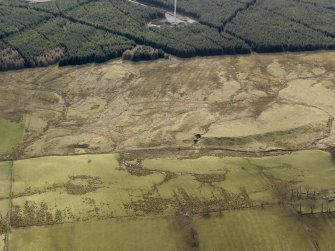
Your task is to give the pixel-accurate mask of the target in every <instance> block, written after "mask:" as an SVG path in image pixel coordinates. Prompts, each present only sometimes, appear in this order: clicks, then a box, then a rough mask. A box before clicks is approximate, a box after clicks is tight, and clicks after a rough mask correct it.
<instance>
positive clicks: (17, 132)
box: [0, 118, 24, 157]
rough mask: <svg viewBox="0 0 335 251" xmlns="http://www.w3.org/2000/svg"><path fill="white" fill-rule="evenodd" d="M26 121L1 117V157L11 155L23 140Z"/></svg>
mask: <svg viewBox="0 0 335 251" xmlns="http://www.w3.org/2000/svg"><path fill="white" fill-rule="evenodd" d="M23 131H24V123H22V122H11V121H9V120H6V119H3V118H0V157H1V156H8V155H10V154H11V153H12V152H13V151H15V149H16V148H17V147H18V146H19V144H20V142H21V141H22V137H23Z"/></svg>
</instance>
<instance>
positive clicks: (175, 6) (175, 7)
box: [174, 0, 177, 24]
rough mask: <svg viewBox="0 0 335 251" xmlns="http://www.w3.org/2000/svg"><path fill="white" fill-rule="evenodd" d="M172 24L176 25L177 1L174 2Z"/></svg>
mask: <svg viewBox="0 0 335 251" xmlns="http://www.w3.org/2000/svg"><path fill="white" fill-rule="evenodd" d="M174 24H177V0H174Z"/></svg>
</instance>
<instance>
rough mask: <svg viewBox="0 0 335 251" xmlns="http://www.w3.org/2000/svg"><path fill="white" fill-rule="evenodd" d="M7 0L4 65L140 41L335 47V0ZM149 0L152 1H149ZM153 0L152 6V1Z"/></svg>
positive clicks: (102, 54)
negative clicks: (181, 19) (173, 14)
mask: <svg viewBox="0 0 335 251" xmlns="http://www.w3.org/2000/svg"><path fill="white" fill-rule="evenodd" d="M138 2H140V3H142V4H138V3H134V2H129V1H127V0H51V1H49V2H41V3H39V2H34V3H29V2H24V1H23V0H0V21H1V22H0V38H1V41H0V42H1V47H0V56H1V60H0V70H8V69H16V68H22V67H35V66H46V65H50V64H54V63H59V65H61V66H63V65H69V64H85V63H89V62H104V61H106V60H109V59H112V58H116V57H120V56H121V55H122V54H123V52H125V51H126V50H129V49H132V48H134V47H136V46H138V45H145V46H151V47H153V48H155V49H160V50H162V51H164V52H165V53H169V54H172V55H175V56H178V57H193V56H208V55H223V54H246V53H250V52H251V51H256V52H279V51H305V50H319V49H335V25H334V23H335V5H334V3H333V1H332V0H301V1H299V0H281V1H278V0H178V12H179V13H180V14H183V15H185V16H187V17H190V18H192V19H194V20H195V21H196V22H194V23H190V24H187V25H178V26H171V25H165V24H164V23H163V25H160V26H151V25H148V24H149V23H150V22H155V20H163V19H164V18H165V12H166V11H171V10H173V0H138ZM143 4H144V5H143ZM145 5H146V6H145Z"/></svg>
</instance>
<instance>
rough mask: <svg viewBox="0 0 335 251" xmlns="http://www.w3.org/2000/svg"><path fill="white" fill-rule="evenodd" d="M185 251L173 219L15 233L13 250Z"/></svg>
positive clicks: (71, 226)
mask: <svg viewBox="0 0 335 251" xmlns="http://www.w3.org/2000/svg"><path fill="white" fill-rule="evenodd" d="M153 247H157V248H158V247H159V250H162V251H172V250H186V248H187V245H186V244H185V243H184V240H183V235H182V233H181V230H180V229H178V226H176V225H175V224H174V221H173V219H170V218H142V219H141V218H140V219H120V220H108V221H99V222H87V223H76V224H72V223H71V224H61V225H54V226H43V227H29V228H20V229H15V230H14V231H13V232H12V234H11V239H10V249H11V250H15V251H45V250H48V251H58V250H76V251H84V250H85V251H87V250H92V251H93V250H125V251H135V250H138V251H147V250H154V249H153Z"/></svg>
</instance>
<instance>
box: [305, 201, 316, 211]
mask: <svg viewBox="0 0 335 251" xmlns="http://www.w3.org/2000/svg"><path fill="white" fill-rule="evenodd" d="M307 206H308V207H309V209H310V210H311V214H313V213H314V210H315V208H316V201H315V200H308V201H307Z"/></svg>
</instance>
